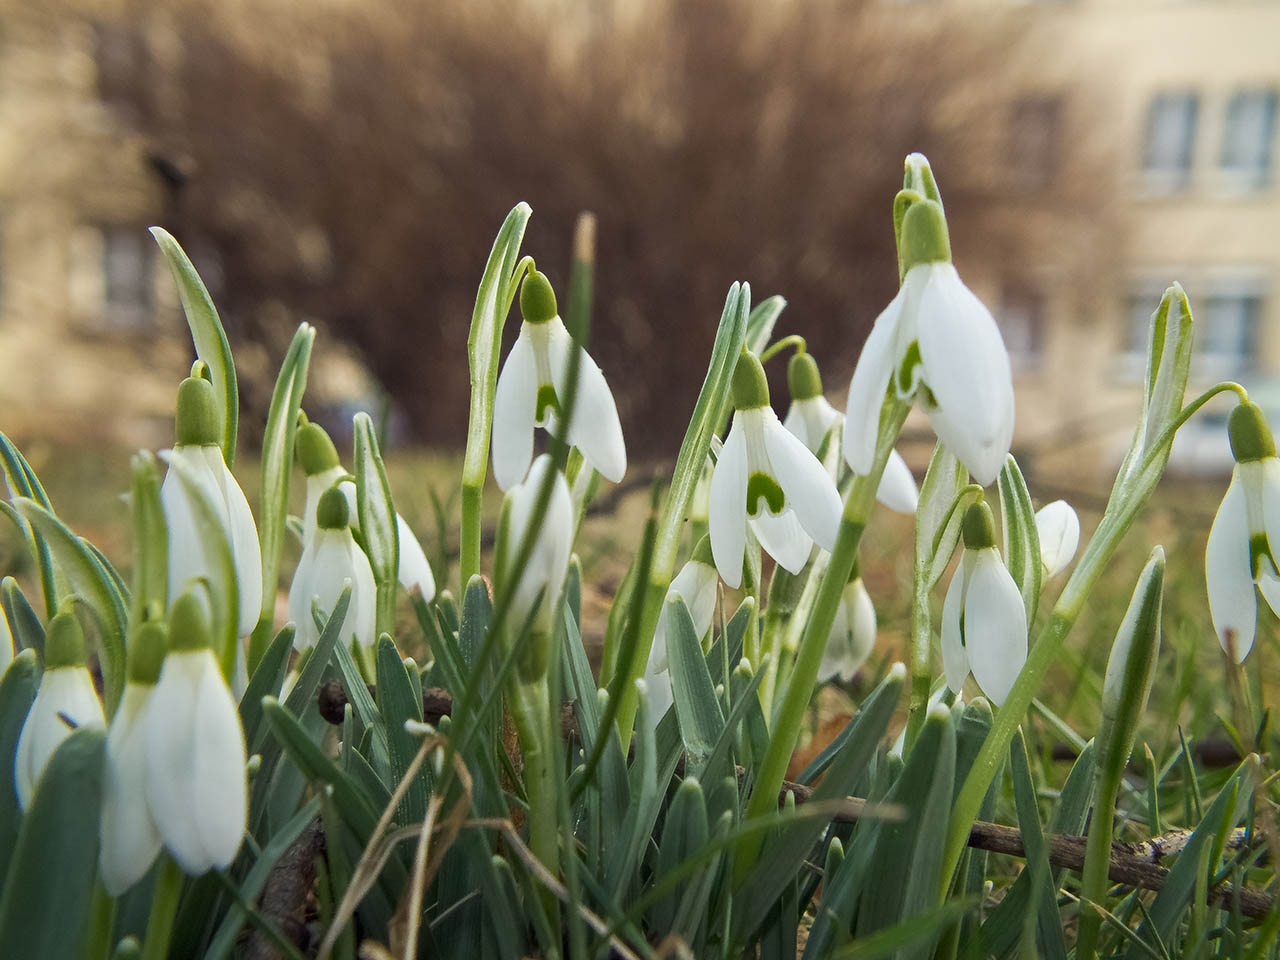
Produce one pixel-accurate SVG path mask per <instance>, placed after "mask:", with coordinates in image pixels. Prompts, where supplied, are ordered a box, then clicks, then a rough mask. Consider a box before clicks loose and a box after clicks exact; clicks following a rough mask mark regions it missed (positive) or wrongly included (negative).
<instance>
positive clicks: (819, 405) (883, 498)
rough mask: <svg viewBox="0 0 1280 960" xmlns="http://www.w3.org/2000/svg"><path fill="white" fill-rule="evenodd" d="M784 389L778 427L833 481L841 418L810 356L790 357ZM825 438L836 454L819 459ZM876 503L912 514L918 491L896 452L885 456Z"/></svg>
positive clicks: (836, 464) (841, 432)
mask: <svg viewBox="0 0 1280 960" xmlns="http://www.w3.org/2000/svg"><path fill="white" fill-rule="evenodd" d="M787 386H788V387H789V388H790V390H791V406H790V407H789V408H788V410H787V416H786V418H785V419H784V420H783V421H782V425H783V426H784V427H786V428H787V429H788V430H790V431H791V432H792V433H794V434H795V435H796V436H797V437H799V438H800V441H801V442H802V443H803V444H804V445H805V446H806V447H808V448H809V449H810V450H811V451H813V453H814V454H816V455H818V456H820V457H822V461H823V463H824V464H825V465H827V468H828V472H829V473H832V474H833V476H832V479H833V480H834V479H836V478H835V476H834V470H835V468H836V467H837V466H838V465H839V462H840V459H841V458H840V454H839V447H840V446H841V445H842V442H843V434H844V431H843V429H842V428H843V426H844V415H843V414H841V413H840V412H839V411H838V410H836V408H835V407H833V406H832V405H831V404H830V403H828V402H827V398H826V397H825V396H824V395H823V393H822V376H821V374H819V373H818V364H817V363H816V362H815V361H814V359H813V356H812V355H811V354H808V353H803V352H798V353H795V354H793V355H792V357H791V360H790V362H789V363H788V364H787ZM833 429H834V431H835V432H834V433H833V432H832V430H833ZM828 435H830V437H831V440H830V441H829V442H830V443H832V444H835V446H836V448H837V450H836V451H835V452H834V455H831V454H832V451H831V450H830V447H828V450H827V451H826V454H827V455H826V456H823V449H822V445H823V441H824V440H826V438H827V437H828ZM876 499H877V500H879V501H880V502H881V503H883V504H884V505H885V506H886V507H888V508H889V509H890V510H896V511H897V512H898V513H915V512H916V504H917V503H918V502H919V500H920V491H919V488H917V487H916V481H915V477H913V476H912V475H911V468H910V467H908V466H907V461H905V460H903V459H902V454H900V453H898V451H897V450H894V451H893V452H892V453H890V454H889V462H888V463H886V464H885V468H884V473H882V474H881V475H880V484H879V486H878V487H876Z"/></svg>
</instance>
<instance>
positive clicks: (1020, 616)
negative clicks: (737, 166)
mask: <svg viewBox="0 0 1280 960" xmlns="http://www.w3.org/2000/svg"><path fill="white" fill-rule="evenodd" d="M961 528H962V536H963V538H964V552H963V553H962V554H961V557H960V567H959V569H957V570H956V573H955V576H953V577H952V578H951V585H950V586H949V587H948V588H947V597H946V600H944V601H943V604H942V665H943V669H944V670H945V672H946V676H947V686H948V687H950V688H951V689H952V690H953V691H955V692H956V693H959V692H960V690H961V689H962V688H963V687H964V681H965V678H966V677H968V675H969V672H970V671H972V672H973V678H974V679H975V680H977V681H978V686H979V687H981V688H982V692H983V693H984V694H986V696H987V698H988V699H990V700H991V702H992V703H994V704H995V705H996V706H1000V705H1001V704H1003V703H1004V701H1005V697H1007V696H1008V695H1009V690H1010V689H1011V688H1012V687H1013V681H1014V680H1016V679H1017V677H1018V673H1019V672H1020V671H1021V670H1022V665H1023V664H1024V663H1025V662H1026V660H1027V611H1026V607H1025V606H1023V603H1022V594H1021V593H1019V592H1018V585H1017V584H1016V583H1014V582H1013V577H1012V576H1011V575H1010V574H1009V571H1008V570H1007V569H1006V568H1005V565H1004V562H1003V561H1002V560H1001V559H1000V554H999V552H998V551H997V550H996V538H995V521H994V520H993V519H992V516H991V508H990V507H989V506H987V504H986V503H985V502H983V501H979V502H977V503H974V504H972V505H970V507H969V509H968V510H966V511H965V515H964V520H963V522H962V524H961Z"/></svg>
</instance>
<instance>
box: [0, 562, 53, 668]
mask: <svg viewBox="0 0 1280 960" xmlns="http://www.w3.org/2000/svg"><path fill="white" fill-rule="evenodd" d="M0 603H3V604H4V616H5V619H6V620H8V621H9V630H10V631H11V632H12V633H13V639H14V642H15V644H16V646H17V651H18V652H19V653H21V652H22V651H23V650H34V651H35V652H36V653H37V654H39V655H40V657H41V658H42V659H43V657H44V625H43V624H42V623H41V622H40V617H39V616H37V615H36V612H35V610H34V609H32V607H31V604H30V603H28V602H27V598H26V595H25V594H24V593H23V592H22V589H21V588H20V587H19V586H18V581H17V580H15V579H13V577H5V578H4V580H3V581H0Z"/></svg>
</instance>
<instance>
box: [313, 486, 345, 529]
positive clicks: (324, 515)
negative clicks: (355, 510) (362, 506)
mask: <svg viewBox="0 0 1280 960" xmlns="http://www.w3.org/2000/svg"><path fill="white" fill-rule="evenodd" d="M350 522H351V506H350V504H348V503H347V497H346V494H344V493H343V492H342V491H341V490H339V489H338V485H337V484H336V483H335V484H334V485H333V486H332V487H330V488H329V489H328V490H326V491H325V492H324V493H322V494H320V502H319V503H317V504H316V526H317V527H319V528H320V529H321V530H342V529H345V528H346V526H347V524H349V523H350Z"/></svg>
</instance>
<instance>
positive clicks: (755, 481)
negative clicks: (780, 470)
mask: <svg viewBox="0 0 1280 960" xmlns="http://www.w3.org/2000/svg"><path fill="white" fill-rule="evenodd" d="M761 499H763V500H764V502H765V506H766V507H767V509H768V511H769V513H772V514H775V515H776V514H779V513H781V512H782V509H783V507H785V506H786V503H787V498H786V497H785V496H783V493H782V488H781V487H780V486H778V481H776V480H774V479H773V477H771V476H769V475H768V474H767V473H753V474H752V475H751V476H750V477H748V478H747V513H749V514H750V515H751V516H753V517H754V516H757V515H758V514H759V513H760V500H761Z"/></svg>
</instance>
